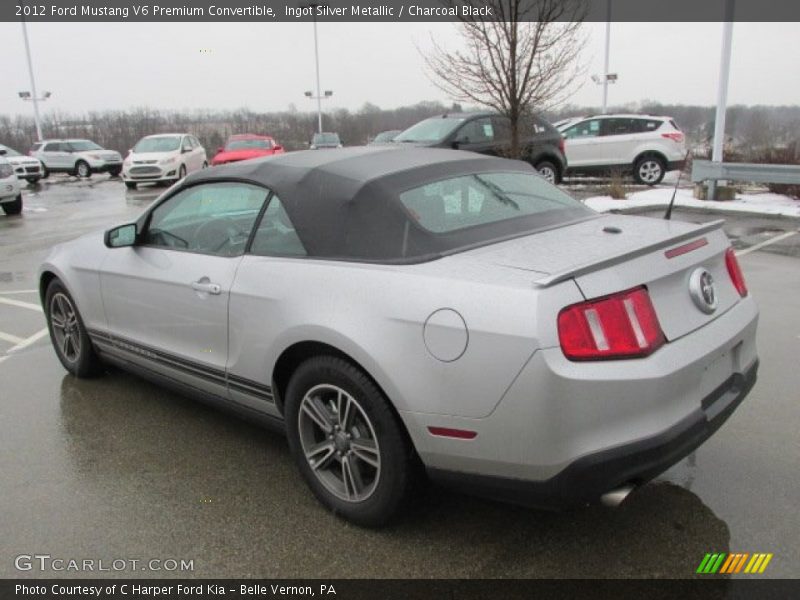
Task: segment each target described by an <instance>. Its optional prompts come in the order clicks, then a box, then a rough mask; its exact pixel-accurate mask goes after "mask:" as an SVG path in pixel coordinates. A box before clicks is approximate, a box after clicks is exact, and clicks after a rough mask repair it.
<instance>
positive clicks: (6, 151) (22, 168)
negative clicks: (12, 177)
mask: <svg viewBox="0 0 800 600" xmlns="http://www.w3.org/2000/svg"><path fill="white" fill-rule="evenodd" d="M0 156H2V157H4V158H5V159H6V160H7V161H8V162H9V163H11V166H12V167H13V168H14V172H15V173H16V174H17V178H18V179H25V180H26V181H27V182H28V183H36V182H37V181H39V180H40V179H41V178H42V175H43V174H44V171H43V169H42V162H41V161H40V160H39V159H38V158H33V157H32V156H25V155H24V154H20V153H19V152H17V151H16V150H14V149H13V148H10V147H9V146H5V145H3V144H0Z"/></svg>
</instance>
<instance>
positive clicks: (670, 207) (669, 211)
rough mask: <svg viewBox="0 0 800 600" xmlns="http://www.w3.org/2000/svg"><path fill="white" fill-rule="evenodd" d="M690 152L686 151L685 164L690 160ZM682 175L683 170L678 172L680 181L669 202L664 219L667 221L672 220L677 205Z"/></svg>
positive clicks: (677, 182)
mask: <svg viewBox="0 0 800 600" xmlns="http://www.w3.org/2000/svg"><path fill="white" fill-rule="evenodd" d="M689 152H691V150H687V151H686V156H684V157H683V164H686V161H687V160H689ZM681 175H683V169H681V170H680V171H679V172H678V181H676V182H675V187H674V188H673V189H672V198H670V200H669V205H668V206H667V212H665V213H664V218H665V219H666V220H667V221H669V220H670V219H671V218H672V207H673V206H674V205H675V195H676V194H677V193H678V186H679V185H680V184H681Z"/></svg>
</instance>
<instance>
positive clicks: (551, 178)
mask: <svg viewBox="0 0 800 600" xmlns="http://www.w3.org/2000/svg"><path fill="white" fill-rule="evenodd" d="M534 169H536V170H537V171H538V172H539V175H541V176H542V177H544V178H545V179H546V180H547V181H548V182H550V183H558V169H556V166H555V165H554V164H553V163H551V162H550V161H548V160H543V161H541V162H538V163H536V166H535V167H534Z"/></svg>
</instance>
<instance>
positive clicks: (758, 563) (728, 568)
mask: <svg viewBox="0 0 800 600" xmlns="http://www.w3.org/2000/svg"><path fill="white" fill-rule="evenodd" d="M771 560H772V553H769V554H766V553H761V552H757V553H755V554H750V553H748V552H733V553H731V554H726V553H725V552H716V553H713V554H712V553H708V554H706V555H705V556H704V557H703V560H702V561H700V566H699V567H697V573H701V574H703V575H714V574H715V573H719V574H725V575H730V574H734V573H748V574H751V575H755V574H758V573H763V572H764V571H765V570H766V568H767V565H768V564H769V561H771Z"/></svg>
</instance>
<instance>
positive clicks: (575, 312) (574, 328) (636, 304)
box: [558, 287, 666, 360]
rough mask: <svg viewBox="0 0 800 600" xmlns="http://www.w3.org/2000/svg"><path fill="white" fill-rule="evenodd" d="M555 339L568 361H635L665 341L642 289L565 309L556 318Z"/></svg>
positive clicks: (647, 295)
mask: <svg viewBox="0 0 800 600" xmlns="http://www.w3.org/2000/svg"><path fill="white" fill-rule="evenodd" d="M558 338H559V341H560V342H561V349H562V351H563V352H564V356H566V357H567V358H568V359H570V360H605V359H611V358H638V357H642V356H648V355H649V354H652V353H653V352H655V351H656V350H657V349H658V348H660V347H661V346H662V345H663V344H664V342H665V341H666V340H665V338H664V334H663V333H662V331H661V325H659V323H658V317H657V316H656V311H655V309H654V308H653V303H652V302H650V294H648V293H647V289H646V288H644V287H638V288H634V289H632V290H628V291H626V292H621V293H619V294H614V295H613V296H607V297H605V298H599V299H597V300H590V301H588V302H581V303H580V304H574V305H572V306H568V307H567V308H565V309H563V310H562V311H561V312H560V313H559V314H558Z"/></svg>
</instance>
